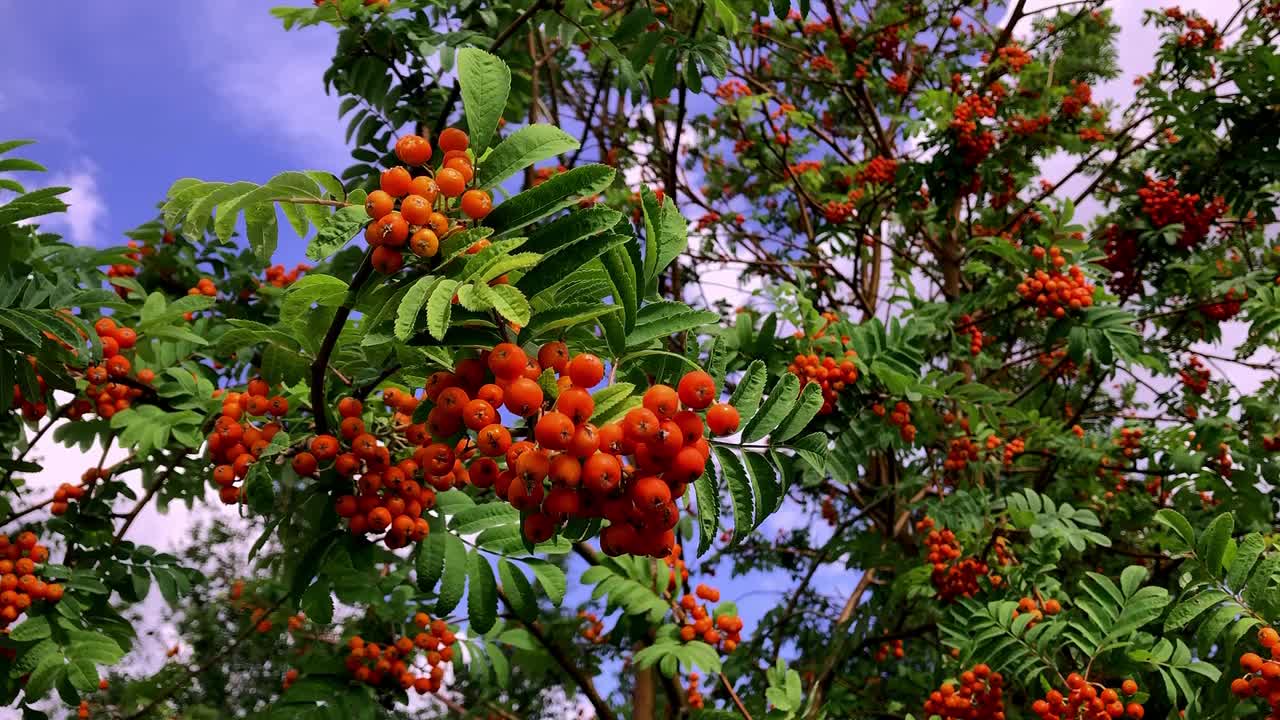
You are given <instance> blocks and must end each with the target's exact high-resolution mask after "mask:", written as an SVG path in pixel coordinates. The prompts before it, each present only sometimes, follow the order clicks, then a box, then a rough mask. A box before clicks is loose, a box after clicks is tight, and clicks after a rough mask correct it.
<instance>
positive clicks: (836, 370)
mask: <svg viewBox="0 0 1280 720" xmlns="http://www.w3.org/2000/svg"><path fill="white" fill-rule="evenodd" d="M857 355H858V353H856V352H855V351H853V350H845V351H844V359H842V360H837V359H836V358H835V357H834V356H832V355H826V356H824V357H822V358H819V357H818V355H817V354H815V353H810V354H808V355H796V356H795V357H794V358H792V361H791V364H790V365H788V366H787V372H789V373H791V374H793V375H795V376H796V377H798V378H800V381H801V383H800V384H801V387H803V386H804V385H807V384H809V383H811V382H816V383H818V386H819V387H821V388H822V408H821V409H820V410H818V413H819V414H822V415H829V414H831V413H832V412H835V409H836V397H837V396H838V395H839V394H840V393H841V392H842V391H844V389H845V388H847V387H849V386H850V385H852V384H853V383H855V382H857V380H858V366H857V365H855V364H854V362H853V358H855V357H857Z"/></svg>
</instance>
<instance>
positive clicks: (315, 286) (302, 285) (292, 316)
mask: <svg viewBox="0 0 1280 720" xmlns="http://www.w3.org/2000/svg"><path fill="white" fill-rule="evenodd" d="M346 297H347V284H346V283H345V282H343V281H342V280H339V279H338V278H336V277H334V276H332V275H324V274H322V273H308V274H307V275H305V276H303V277H302V278H301V279H299V280H298V281H297V282H295V283H294V284H292V285H290V286H289V289H288V291H286V292H285V296H284V305H283V306H282V307H281V309H280V319H281V320H282V321H286V322H292V321H293V320H296V319H298V318H300V317H302V316H303V315H305V314H306V313H307V312H308V311H309V310H310V309H311V306H312V305H313V304H315V305H319V306H321V307H337V306H338V305H341V304H342V301H343V300H344V299H346Z"/></svg>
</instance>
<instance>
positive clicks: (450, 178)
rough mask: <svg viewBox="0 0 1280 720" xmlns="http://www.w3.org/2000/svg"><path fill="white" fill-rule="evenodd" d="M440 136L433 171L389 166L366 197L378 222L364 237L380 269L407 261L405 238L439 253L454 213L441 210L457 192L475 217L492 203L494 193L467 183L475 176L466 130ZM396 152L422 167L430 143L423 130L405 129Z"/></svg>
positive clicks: (420, 252)
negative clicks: (413, 132) (449, 214)
mask: <svg viewBox="0 0 1280 720" xmlns="http://www.w3.org/2000/svg"><path fill="white" fill-rule="evenodd" d="M437 142H438V143H439V146H440V149H441V150H442V151H443V152H444V158H443V162H442V163H441V164H440V166H439V167H438V168H436V171H435V173H434V174H432V173H431V172H430V170H427V169H425V168H424V173H425V174H421V175H418V176H417V177H414V176H413V174H412V173H410V171H409V170H408V169H406V168H405V167H403V166H396V167H393V168H389V169H387V170H385V171H383V173H382V176H381V177H380V178H379V182H378V188H379V189H377V190H374V191H373V192H371V193H369V196H368V197H367V198H366V199H365V203H364V208H365V211H366V212H367V213H368V214H369V217H370V218H372V219H373V222H371V223H369V225H368V227H367V228H365V233H364V237H365V240H367V241H368V242H369V247H371V248H373V252H372V254H371V255H370V258H369V259H370V261H371V262H372V263H373V267H374V269H376V270H377V271H378V272H380V273H383V274H385V275H390V274H392V273H395V272H397V271H398V270H400V268H402V267H404V253H403V252H402V250H401V248H403V247H405V245H406V244H407V245H408V246H409V249H410V250H411V251H412V252H413V254H414V255H417V256H418V257H422V258H431V257H435V255H436V253H438V252H439V251H440V240H441V238H443V237H444V236H445V235H446V234H447V233H448V232H449V231H450V223H449V218H448V217H446V215H445V213H444V212H441V210H445V211H447V210H448V209H449V201H451V200H453V199H454V198H458V208H459V209H460V210H461V211H462V212H463V213H464V214H465V215H466V216H467V217H469V218H471V219H472V220H479V219H481V218H483V217H484V216H486V215H488V214H489V211H490V210H492V209H493V198H492V197H491V196H490V195H489V193H487V192H485V191H484V190H479V189H471V190H468V189H467V185H468V184H469V183H470V182H471V181H472V180H473V179H475V169H474V168H473V167H472V165H471V158H470V156H469V155H468V154H467V146H468V145H470V142H471V141H470V138H468V137H467V134H466V133H465V132H463V131H462V130H459V129H457V128H446V129H445V130H444V131H442V132H441V133H440V137H439V138H437ZM395 153H396V157H398V158H399V159H400V161H401V162H403V163H404V164H405V165H408V166H409V167H412V168H423V166H425V165H426V164H427V162H428V161H429V160H430V159H431V155H432V149H431V143H430V142H429V141H428V140H427V139H426V138H423V137H421V136H418V135H405V136H403V137H401V138H400V139H399V140H397V141H396V147H395ZM397 199H398V200H399V209H398V210H397V208H396V201H397Z"/></svg>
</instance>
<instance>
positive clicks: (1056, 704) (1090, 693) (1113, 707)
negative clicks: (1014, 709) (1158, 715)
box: [1031, 673, 1145, 720]
mask: <svg viewBox="0 0 1280 720" xmlns="http://www.w3.org/2000/svg"><path fill="white" fill-rule="evenodd" d="M1099 688H1101V689H1099ZM1121 694H1123V695H1124V696H1125V697H1133V696H1134V695H1136V694H1138V683H1136V682H1134V681H1133V680H1125V681H1124V682H1123V683H1121V684H1120V689H1119V690H1118V691H1117V690H1116V689H1115V688H1109V687H1105V686H1103V685H1101V684H1099V683H1089V682H1088V681H1087V680H1085V679H1084V677H1083V676H1081V675H1080V674H1079V673H1071V674H1070V675H1068V676H1067V694H1066V696H1065V697H1064V696H1063V694H1062V693H1061V692H1060V691H1058V690H1056V689H1054V690H1050V691H1049V692H1047V693H1045V696H1044V698H1043V699H1041V700H1036V701H1035V702H1034V703H1032V704H1031V711H1032V712H1034V713H1035V714H1036V715H1038V716H1040V720H1115V719H1116V718H1120V717H1123V716H1125V715H1127V716H1129V717H1130V718H1132V720H1142V716H1143V714H1144V713H1145V711H1144V710H1143V708H1142V705H1140V704H1138V703H1136V702H1130V703H1129V704H1128V705H1126V704H1125V703H1124V701H1122V700H1121V699H1120V697H1121Z"/></svg>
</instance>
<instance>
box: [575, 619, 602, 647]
mask: <svg viewBox="0 0 1280 720" xmlns="http://www.w3.org/2000/svg"><path fill="white" fill-rule="evenodd" d="M578 619H579V620H582V621H583V622H584V623H586V627H584V628H582V631H581V632H580V633H579V634H580V635H582V637H583V638H585V639H586V640H587V641H588V642H590V643H591V644H592V645H600V644H602V643H604V641H605V634H604V622H603V621H601V620H600V617H599V616H598V615H596V614H595V613H593V612H587V611H586V610H580V611H578Z"/></svg>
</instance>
